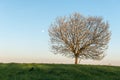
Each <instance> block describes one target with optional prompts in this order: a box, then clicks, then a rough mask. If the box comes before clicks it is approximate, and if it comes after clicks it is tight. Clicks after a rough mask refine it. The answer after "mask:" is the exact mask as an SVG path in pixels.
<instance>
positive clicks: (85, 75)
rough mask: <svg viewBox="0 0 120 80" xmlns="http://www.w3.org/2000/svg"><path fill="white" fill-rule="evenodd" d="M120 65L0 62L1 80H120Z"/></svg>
mask: <svg viewBox="0 0 120 80" xmlns="http://www.w3.org/2000/svg"><path fill="white" fill-rule="evenodd" d="M119 75H120V67H116V66H99V65H96V66H95V65H73V64H15V63H10V64H2V63H1V64H0V80H120V76H119Z"/></svg>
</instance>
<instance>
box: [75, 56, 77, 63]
mask: <svg viewBox="0 0 120 80" xmlns="http://www.w3.org/2000/svg"><path fill="white" fill-rule="evenodd" d="M75 64H78V56H75Z"/></svg>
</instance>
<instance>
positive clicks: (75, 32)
mask: <svg viewBox="0 0 120 80" xmlns="http://www.w3.org/2000/svg"><path fill="white" fill-rule="evenodd" d="M48 32H49V36H50V41H51V48H52V51H53V52H54V53H55V54H58V53H59V54H62V55H64V56H69V57H72V58H75V64H77V63H78V59H93V60H101V59H103V57H104V56H105V50H106V49H107V47H108V45H107V44H108V42H109V40H110V36H111V32H110V31H109V24H108V22H105V21H104V20H103V19H102V18H101V17H94V16H89V17H84V16H82V15H80V14H79V13H74V14H72V15H70V16H67V17H66V16H64V17H59V18H57V19H56V21H55V22H54V23H53V24H51V27H50V28H49V29H48Z"/></svg>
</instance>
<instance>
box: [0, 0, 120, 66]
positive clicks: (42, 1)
mask: <svg viewBox="0 0 120 80" xmlns="http://www.w3.org/2000/svg"><path fill="white" fill-rule="evenodd" d="M119 9H120V0H0V62H2V63H9V62H17V63H70V64H71V63H74V59H71V58H67V57H65V56H61V55H55V54H53V53H52V52H51V51H50V46H49V44H50V40H49V36H48V28H49V27H50V25H51V23H53V22H54V21H55V18H56V17H59V16H68V15H70V14H72V13H74V12H78V13H80V14H82V15H84V16H101V17H103V18H104V20H105V21H108V22H109V24H110V31H111V32H112V35H111V40H110V43H109V48H108V49H107V51H106V57H105V58H104V59H103V60H101V61H93V60H82V61H81V64H98V65H119V66H120V58H119V57H120V50H119V49H120V47H119V45H120V42H119V41H120V36H119V35H120V22H119V21H120V10H119Z"/></svg>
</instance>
